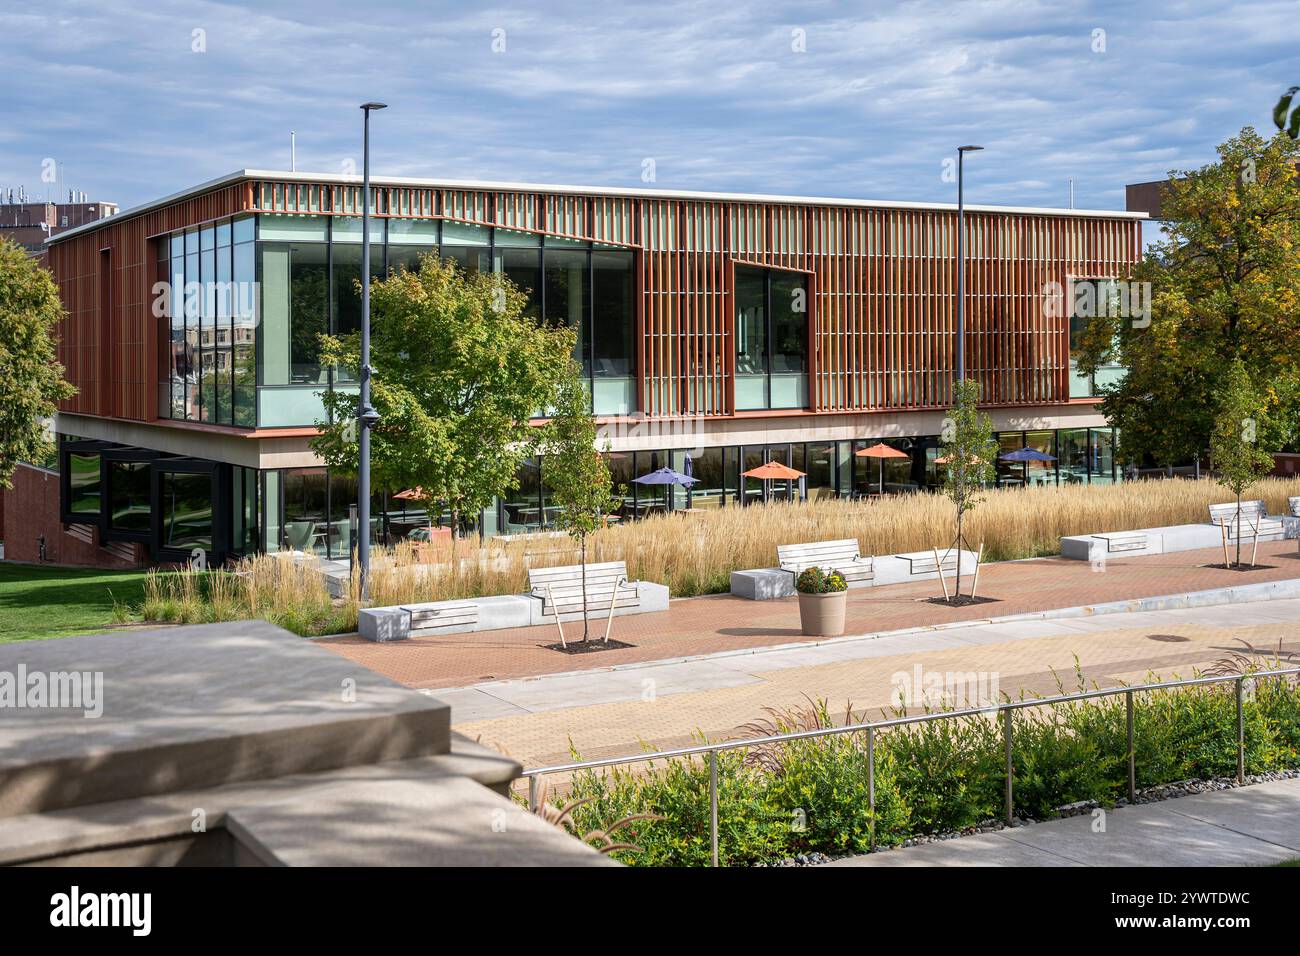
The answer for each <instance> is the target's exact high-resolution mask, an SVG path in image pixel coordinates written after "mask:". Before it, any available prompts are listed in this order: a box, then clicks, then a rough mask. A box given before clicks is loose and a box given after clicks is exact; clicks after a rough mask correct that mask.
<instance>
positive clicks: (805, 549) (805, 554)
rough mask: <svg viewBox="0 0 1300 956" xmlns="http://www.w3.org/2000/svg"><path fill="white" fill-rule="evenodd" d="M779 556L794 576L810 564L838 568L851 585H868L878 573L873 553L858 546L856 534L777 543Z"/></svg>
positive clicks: (784, 569)
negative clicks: (864, 551)
mask: <svg viewBox="0 0 1300 956" xmlns="http://www.w3.org/2000/svg"><path fill="white" fill-rule="evenodd" d="M776 560H777V564H778V565H780V568H781V570H782V571H789V572H790V573H791V574H792V575H793V576H794V577H795V578H798V577H799V575H800V573H801V572H803V571H805V570H807V569H808V568H821V569H822V570H823V571H838V572H840V574H842V575H844V580H845V581H847V582H848V584H849V587H853V585H854V584H861V585H864V586H865V585H866V584H869V583H870V582H871V581H872V579H874V578H875V576H876V572H875V567H874V564H873V562H872V559H871V556H870V555H868V556H866V557H863V556H862V554H861V553H860V551H859V550H858V539H857V538H842V539H840V540H837V541H815V542H812V543H810V544H778V545H777V546H776Z"/></svg>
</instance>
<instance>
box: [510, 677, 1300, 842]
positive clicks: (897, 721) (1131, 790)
mask: <svg viewBox="0 0 1300 956" xmlns="http://www.w3.org/2000/svg"><path fill="white" fill-rule="evenodd" d="M1292 674H1300V667H1287V668H1283V669H1280V670H1272V671H1256V672H1254V673H1250V674H1229V675H1224V676H1213V677H1190V678H1186V679H1183V680H1174V681H1159V682H1156V683H1150V684H1129V685H1124V686H1121V687H1109V688H1103V689H1099V690H1090V691H1080V692H1079V693H1075V694H1059V695H1057V696H1055V697H1038V698H1032V699H1025V698H1021V699H1020V700H1014V701H1013V700H1008V701H1005V702H1003V703H1001V704H989V705H987V706H985V707H967V708H963V709H961V710H946V711H942V712H939V713H931V714H917V715H916V716H914V717H893V718H890V719H888V720H877V721H868V722H865V723H858V724H845V725H843V726H840V727H820V728H817V729H816V730H800V731H794V732H791V733H788V734H773V735H770V736H767V737H745V738H736V739H734V740H724V741H719V742H718V743H711V744H697V745H695V746H693V747H678V748H677V749H675V750H656V751H653V752H651V753H641V754H635V755H630V756H622V757H605V758H603V759H600V760H582V761H576V762H574V763H563V764H553V765H551V766H549V767H537V768H535V769H533V770H525V771H524V772H523V773H522V774H521V776H524V777H527V778H528V806H529V808H530V809H533V810H536V809H537V804H538V796H539V785H540V782H541V779H542V778H543V777H545V776H548V775H550V774H556V773H572V772H574V771H578V770H595V769H598V768H601V767H614V766H618V765H620V764H637V763H649V762H653V761H655V760H668V759H673V758H676V757H693V756H697V755H700V754H707V755H708V758H709V838H710V843H711V848H712V857H713V866H717V865H718V754H719V753H721V752H723V751H727V750H744V749H749V748H751V747H762V746H765V745H768V744H781V743H789V742H791V741H796V740H809V739H812V738H814V737H833V736H837V735H839V734H857V733H864V732H865V733H866V735H867V805H868V812H869V813H870V816H871V821H870V828H871V846H872V848H874V847H875V838H876V834H875V812H876V800H875V771H876V761H875V733H876V731H878V730H888V729H890V728H893V727H902V726H906V725H909V724H921V723H929V722H930V721H935V720H956V719H960V718H962V717H975V716H981V715H987V714H994V713H998V714H1001V715H1002V728H1003V737H1004V739H1005V742H1006V747H1005V751H1006V800H1005V802H1006V807H1005V820H1006V822H1007V823H1011V822H1012V820H1013V819H1014V807H1015V802H1014V801H1015V793H1014V783H1013V781H1014V779H1015V775H1014V771H1013V761H1012V741H1013V734H1012V714H1013V713H1014V712H1015V711H1017V710H1023V709H1026V708H1029V707H1050V706H1053V705H1056V704H1069V703H1074V702H1076V701H1082V700H1094V699H1096V698H1100V697H1118V696H1119V695H1121V694H1123V695H1125V698H1126V701H1125V724H1126V732H1127V737H1128V794H1129V801H1130V802H1132V801H1134V800H1135V799H1136V798H1137V766H1136V754H1135V752H1134V746H1133V695H1134V694H1140V693H1145V692H1148V691H1157V690H1171V689H1174V688H1178V687H1195V686H1201V685H1208V684H1226V683H1230V682H1235V683H1236V685H1237V686H1236V696H1237V783H1238V784H1241V783H1244V782H1245V776H1246V736H1245V716H1244V711H1243V700H1244V684H1245V682H1246V681H1248V680H1250V681H1256V680H1263V679H1266V678H1269V677H1287V676H1289V675H1292Z"/></svg>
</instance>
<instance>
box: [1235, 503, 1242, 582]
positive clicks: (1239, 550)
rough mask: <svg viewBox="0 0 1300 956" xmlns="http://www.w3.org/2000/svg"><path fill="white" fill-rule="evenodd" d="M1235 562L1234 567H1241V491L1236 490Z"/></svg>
mask: <svg viewBox="0 0 1300 956" xmlns="http://www.w3.org/2000/svg"><path fill="white" fill-rule="evenodd" d="M1236 524H1237V563H1236V567H1241V492H1240V491H1238V492H1237V517H1236Z"/></svg>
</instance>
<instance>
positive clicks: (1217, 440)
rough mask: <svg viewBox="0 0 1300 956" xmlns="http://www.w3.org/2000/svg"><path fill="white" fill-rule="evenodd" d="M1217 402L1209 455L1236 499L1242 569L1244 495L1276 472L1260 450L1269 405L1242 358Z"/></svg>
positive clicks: (1230, 370)
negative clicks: (1261, 433) (1255, 484)
mask: <svg viewBox="0 0 1300 956" xmlns="http://www.w3.org/2000/svg"><path fill="white" fill-rule="evenodd" d="M1216 398H1217V404H1218V406H1219V412H1218V415H1217V416H1216V417H1215V420H1214V431H1213V432H1212V433H1211V435H1210V455H1211V458H1212V464H1213V466H1214V470H1215V473H1216V478H1217V480H1218V482H1219V484H1221V485H1223V486H1224V487H1225V488H1227V489H1228V490H1229V491H1231V492H1232V493H1233V494H1234V495H1236V496H1237V511H1236V515H1235V516H1234V518H1233V523H1234V525H1235V526H1236V529H1237V557H1236V560H1235V562H1234V565H1233V566H1234V567H1238V568H1239V567H1241V495H1242V492H1244V491H1245V490H1246V489H1247V488H1249V487H1250V486H1251V485H1252V484H1254V483H1255V482H1256V481H1258V480H1259V479H1260V478H1263V477H1264V476H1265V475H1267V474H1268V473H1269V472H1270V471H1272V470H1273V456H1272V455H1270V454H1269V453H1268V452H1266V451H1264V450H1263V449H1262V448H1261V447H1260V446H1259V434H1260V432H1261V431H1262V430H1263V426H1264V422H1265V416H1266V415H1267V412H1268V405H1267V400H1266V398H1265V397H1264V395H1262V394H1261V393H1260V392H1259V390H1258V389H1256V388H1255V386H1254V384H1253V383H1252V382H1251V378H1250V373H1249V372H1248V371H1247V370H1246V364H1245V363H1244V362H1243V361H1242V360H1241V359H1240V358H1238V359H1234V360H1233V361H1232V364H1231V365H1230V366H1229V367H1228V370H1227V373H1226V374H1225V376H1224V380H1223V385H1222V386H1221V387H1220V388H1219V393H1218V395H1217V396H1216Z"/></svg>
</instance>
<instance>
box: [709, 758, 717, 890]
mask: <svg viewBox="0 0 1300 956" xmlns="http://www.w3.org/2000/svg"><path fill="white" fill-rule="evenodd" d="M709 842H710V844H711V845H712V849H713V865H714V866H717V865H718V752H717V751H716V750H710V751H709Z"/></svg>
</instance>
